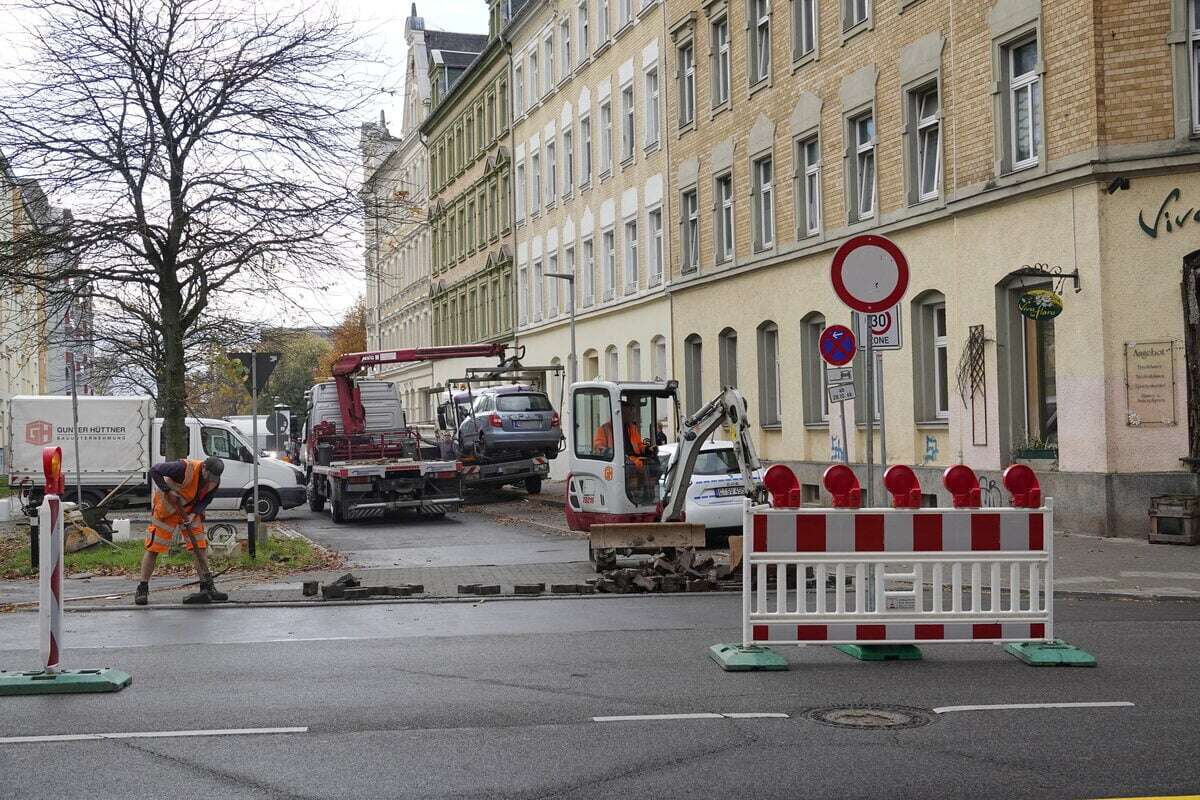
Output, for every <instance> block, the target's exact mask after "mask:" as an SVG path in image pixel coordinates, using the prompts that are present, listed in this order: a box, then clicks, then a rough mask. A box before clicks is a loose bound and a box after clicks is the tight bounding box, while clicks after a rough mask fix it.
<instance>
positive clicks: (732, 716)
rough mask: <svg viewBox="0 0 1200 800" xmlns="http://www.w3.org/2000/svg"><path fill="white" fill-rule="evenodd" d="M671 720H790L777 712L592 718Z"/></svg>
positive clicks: (636, 720)
mask: <svg viewBox="0 0 1200 800" xmlns="http://www.w3.org/2000/svg"><path fill="white" fill-rule="evenodd" d="M671 719H788V715H787V714H780V713H777V712H770V711H767V712H741V713H733V714H711V713H707V712H706V713H702V714H633V715H630V716H625V717H592V722H647V721H651V722H656V721H659V720H671Z"/></svg>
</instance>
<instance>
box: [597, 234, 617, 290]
mask: <svg viewBox="0 0 1200 800" xmlns="http://www.w3.org/2000/svg"><path fill="white" fill-rule="evenodd" d="M614 238H615V234H614V232H613V231H612V229H609V230H607V231H605V232H604V233H603V234H602V235H601V237H600V247H601V249H600V258H601V261H600V269H601V270H602V271H603V278H604V299H605V300H611V299H612V297H613V293H614V289H615V288H616V282H617V277H616V274H617V254H616V242H615V241H613V240H614Z"/></svg>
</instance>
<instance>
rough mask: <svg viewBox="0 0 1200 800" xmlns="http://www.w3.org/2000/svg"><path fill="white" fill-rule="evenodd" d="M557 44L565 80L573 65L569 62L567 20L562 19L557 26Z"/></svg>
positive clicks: (568, 27) (569, 50) (569, 47)
mask: <svg viewBox="0 0 1200 800" xmlns="http://www.w3.org/2000/svg"><path fill="white" fill-rule="evenodd" d="M558 42H559V47H560V48H561V49H562V67H561V69H562V76H563V79H564V80H565V79H566V77H567V76H568V75H569V74H571V66H572V65H573V64H574V63H575V62H574V61H572V60H571V22H570V20H569V19H564V20H563V21H562V22H560V23H559V24H558Z"/></svg>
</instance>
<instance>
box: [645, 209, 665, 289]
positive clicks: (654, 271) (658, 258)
mask: <svg viewBox="0 0 1200 800" xmlns="http://www.w3.org/2000/svg"><path fill="white" fill-rule="evenodd" d="M648 216H649V220H650V285H651V286H655V285H657V284H659V283H662V276H663V224H662V208H655V209H651V211H650V213H649V215H648Z"/></svg>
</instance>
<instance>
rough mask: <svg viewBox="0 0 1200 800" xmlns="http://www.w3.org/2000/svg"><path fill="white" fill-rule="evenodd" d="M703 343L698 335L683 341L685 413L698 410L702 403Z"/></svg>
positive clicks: (692, 335)
mask: <svg viewBox="0 0 1200 800" xmlns="http://www.w3.org/2000/svg"><path fill="white" fill-rule="evenodd" d="M703 365H704V341H703V340H702V339H701V338H700V335H699V334H696V333H693V334H689V335H688V337H687V338H686V339H684V340H683V388H684V403H685V406H684V408H685V410H686V413H687V414H689V415H691V414H695V413H696V412H697V411H699V410H700V406H701V405H702V404H703V403H704V376H703V372H702V370H703Z"/></svg>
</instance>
